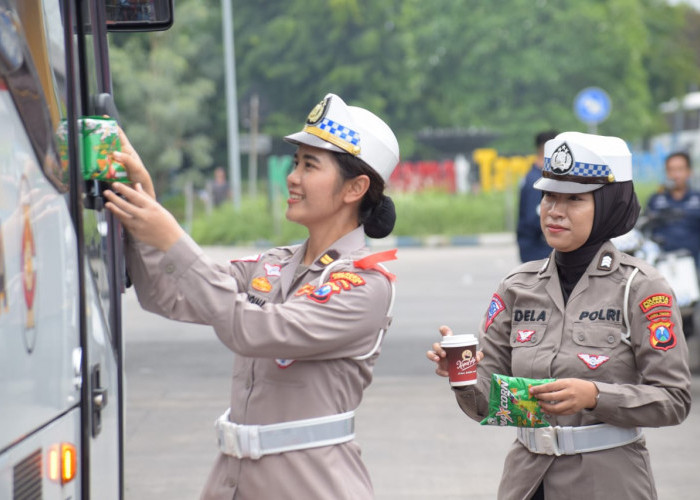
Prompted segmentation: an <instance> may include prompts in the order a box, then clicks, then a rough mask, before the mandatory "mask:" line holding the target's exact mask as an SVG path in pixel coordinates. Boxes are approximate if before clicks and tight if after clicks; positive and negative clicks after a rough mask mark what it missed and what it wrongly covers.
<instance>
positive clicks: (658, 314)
mask: <svg viewBox="0 0 700 500" xmlns="http://www.w3.org/2000/svg"><path fill="white" fill-rule="evenodd" d="M671 314H673V313H672V312H671V311H669V310H668V309H659V310H658V311H651V312H650V313H649V314H647V319H648V320H649V321H653V320H655V319H659V318H668V317H670V316H671Z"/></svg>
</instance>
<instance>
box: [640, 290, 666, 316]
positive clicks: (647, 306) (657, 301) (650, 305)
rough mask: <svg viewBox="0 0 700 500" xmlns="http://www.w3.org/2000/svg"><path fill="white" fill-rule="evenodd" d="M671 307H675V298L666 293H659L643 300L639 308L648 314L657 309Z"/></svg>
mask: <svg viewBox="0 0 700 500" xmlns="http://www.w3.org/2000/svg"><path fill="white" fill-rule="evenodd" d="M671 305H673V297H671V296H670V295H668V294H666V293H657V294H655V295H649V296H648V297H647V298H646V299H644V300H642V301H641V302H640V303H639V308H640V309H641V310H642V312H643V313H644V314H646V313H648V312H649V311H650V310H651V309H654V308H655V307H671Z"/></svg>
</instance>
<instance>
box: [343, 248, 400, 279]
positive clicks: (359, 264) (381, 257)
mask: <svg viewBox="0 0 700 500" xmlns="http://www.w3.org/2000/svg"><path fill="white" fill-rule="evenodd" d="M396 259H397V257H396V248H394V249H393V250H386V251H384V252H377V253H372V254H369V255H367V256H365V257H362V258H361V259H357V260H354V261H353V262H352V263H353V266H355V267H356V268H358V269H372V270H374V271H377V272H379V273H381V274H383V275H384V276H386V277H387V279H388V280H389V281H396V276H395V275H394V274H392V273H390V272H389V271H387V270H386V269H385V268H384V267H383V266H382V265H381V263H382V262H387V261H389V260H396Z"/></svg>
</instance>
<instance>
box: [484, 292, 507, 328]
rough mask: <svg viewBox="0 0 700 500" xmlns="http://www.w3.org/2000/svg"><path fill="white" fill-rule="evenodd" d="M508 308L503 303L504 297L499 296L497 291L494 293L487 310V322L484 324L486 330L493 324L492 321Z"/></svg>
mask: <svg viewBox="0 0 700 500" xmlns="http://www.w3.org/2000/svg"><path fill="white" fill-rule="evenodd" d="M505 309H506V306H504V305H503V299H501V297H499V296H498V294H497V293H494V294H493V297H491V303H490V304H489V309H488V311H486V324H485V325H484V331H486V330H488V329H489V326H491V323H493V321H494V320H495V319H496V316H498V315H499V314H501V312H503V311H504V310H505Z"/></svg>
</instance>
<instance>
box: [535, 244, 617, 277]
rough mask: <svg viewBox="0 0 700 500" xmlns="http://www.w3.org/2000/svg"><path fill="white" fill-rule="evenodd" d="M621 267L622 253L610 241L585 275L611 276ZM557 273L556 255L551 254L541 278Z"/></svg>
mask: <svg viewBox="0 0 700 500" xmlns="http://www.w3.org/2000/svg"><path fill="white" fill-rule="evenodd" d="M619 266H620V251H619V250H618V249H617V248H616V247H615V245H613V244H612V243H611V242H610V240H608V241H606V242H605V243H603V244H602V245H601V246H600V248H599V249H598V252H596V254H595V257H593V259H591V262H590V264H588V268H587V269H586V272H585V273H584V274H590V275H591V276H599V275H604V274H610V273H612V272H613V271H615V270H616V269H617V268H618V267H619ZM556 273H557V268H556V263H555V262H554V255H553V254H551V255H550V256H549V257H548V258H547V260H546V261H545V262H544V264H542V267H541V268H540V271H539V275H540V277H541V278H549V277H551V276H552V275H553V274H556Z"/></svg>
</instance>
